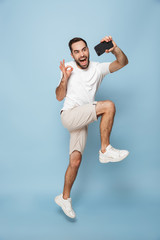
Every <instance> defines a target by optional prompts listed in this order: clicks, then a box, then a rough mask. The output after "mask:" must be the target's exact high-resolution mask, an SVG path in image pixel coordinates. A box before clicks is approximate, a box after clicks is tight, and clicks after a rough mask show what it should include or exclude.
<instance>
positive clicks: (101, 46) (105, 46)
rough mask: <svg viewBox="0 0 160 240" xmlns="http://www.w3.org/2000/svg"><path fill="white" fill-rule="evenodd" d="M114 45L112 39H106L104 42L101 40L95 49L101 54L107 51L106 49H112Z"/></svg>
mask: <svg viewBox="0 0 160 240" xmlns="http://www.w3.org/2000/svg"><path fill="white" fill-rule="evenodd" d="M112 47H113V43H112V41H109V42H106V41H104V42H101V43H99V44H98V45H96V46H95V47H94V49H95V51H96V53H97V55H98V56H100V55H102V54H103V53H104V52H105V50H106V49H110V48H112Z"/></svg>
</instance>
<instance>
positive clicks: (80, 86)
mask: <svg viewBox="0 0 160 240" xmlns="http://www.w3.org/2000/svg"><path fill="white" fill-rule="evenodd" d="M110 63H111V62H104V63H99V62H90V63H89V67H88V68H87V69H80V68H79V67H77V65H76V63H75V62H74V61H71V62H67V63H65V66H68V65H70V66H72V67H73V71H72V73H71V76H70V78H69V79H68V84H67V93H66V97H65V101H64V105H63V108H62V109H61V110H67V109H70V108H73V107H75V106H81V105H84V104H87V103H92V102H94V100H95V94H96V92H97V90H98V87H99V86H100V84H101V82H102V80H103V78H104V77H105V76H106V75H107V74H109V73H110V71H109V65H110ZM61 77H62V72H61Z"/></svg>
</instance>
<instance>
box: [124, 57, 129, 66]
mask: <svg viewBox="0 0 160 240" xmlns="http://www.w3.org/2000/svg"><path fill="white" fill-rule="evenodd" d="M128 63H129V61H128V58H126V61H125V66H126V65H127V64H128Z"/></svg>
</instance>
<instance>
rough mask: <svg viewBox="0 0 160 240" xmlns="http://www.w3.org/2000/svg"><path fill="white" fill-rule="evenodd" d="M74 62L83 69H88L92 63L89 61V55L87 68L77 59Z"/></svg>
mask: <svg viewBox="0 0 160 240" xmlns="http://www.w3.org/2000/svg"><path fill="white" fill-rule="evenodd" d="M74 60H75V62H76V64H77V65H78V66H79V67H80V68H82V69H87V68H88V66H89V63H90V61H89V55H88V57H87V64H86V65H85V66H83V65H81V63H80V60H79V61H77V60H76V59H74Z"/></svg>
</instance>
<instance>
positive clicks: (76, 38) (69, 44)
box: [68, 37, 88, 52]
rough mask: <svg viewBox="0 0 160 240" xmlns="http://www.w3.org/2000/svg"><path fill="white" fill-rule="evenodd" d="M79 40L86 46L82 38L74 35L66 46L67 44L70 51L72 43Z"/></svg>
mask: <svg viewBox="0 0 160 240" xmlns="http://www.w3.org/2000/svg"><path fill="white" fill-rule="evenodd" d="M79 41H83V42H84V43H85V44H86V47H88V46H87V42H86V41H85V40H84V39H83V38H80V37H75V38H72V39H71V40H70V41H69V43H68V46H69V48H70V50H71V52H72V44H73V43H76V42H79Z"/></svg>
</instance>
